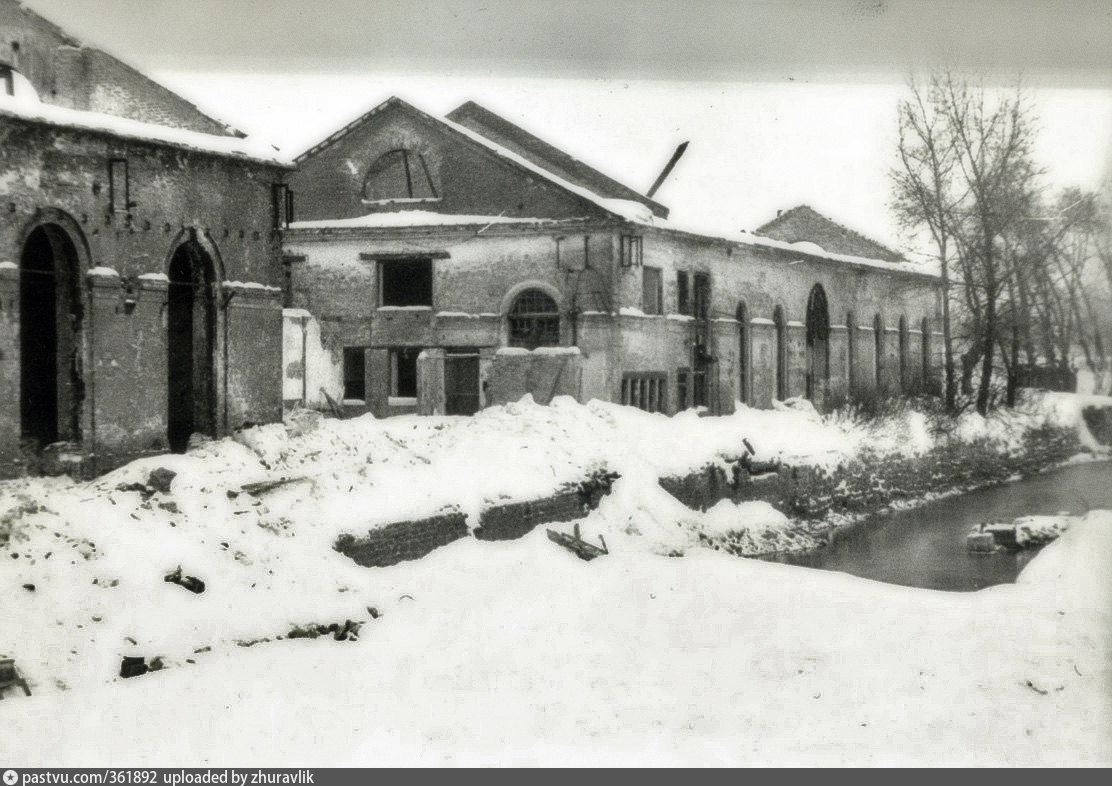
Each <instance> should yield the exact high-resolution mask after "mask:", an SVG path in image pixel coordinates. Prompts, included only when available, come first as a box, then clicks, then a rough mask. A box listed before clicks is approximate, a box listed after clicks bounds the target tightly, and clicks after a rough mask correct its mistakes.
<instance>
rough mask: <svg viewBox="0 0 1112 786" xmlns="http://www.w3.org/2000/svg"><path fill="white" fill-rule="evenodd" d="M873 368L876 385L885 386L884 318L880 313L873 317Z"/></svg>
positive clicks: (878, 386)
mask: <svg viewBox="0 0 1112 786" xmlns="http://www.w3.org/2000/svg"><path fill="white" fill-rule="evenodd" d="M873 368H874V370H875V371H876V387H877V390H880V389H881V388H882V387H883V386H884V320H883V319H881V318H880V314H877V315H876V316H875V317H873Z"/></svg>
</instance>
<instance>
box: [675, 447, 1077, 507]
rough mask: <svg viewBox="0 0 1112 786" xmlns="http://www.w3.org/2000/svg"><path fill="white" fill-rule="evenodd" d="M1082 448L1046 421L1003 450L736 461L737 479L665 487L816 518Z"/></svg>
mask: <svg viewBox="0 0 1112 786" xmlns="http://www.w3.org/2000/svg"><path fill="white" fill-rule="evenodd" d="M1080 449H1081V444H1080V442H1079V440H1078V438H1077V433H1076V431H1075V430H1074V429H1069V428H1053V427H1044V428H1041V429H1037V430H1033V431H1031V432H1029V434H1028V435H1027V438H1026V440H1025V444H1024V445H1023V447H1022V449H1020V450H1019V451H1016V452H1008V451H1005V450H1001V449H1000V448H999V446H997V445H995V444H993V443H992V442H989V441H987V440H986V441H983V442H974V443H962V444H948V445H942V446H940V447H938V448H935V449H934V450H932V451H930V452H929V453H926V454H924V455H922V456H914V457H906V458H905V457H893V456H879V455H875V454H868V453H866V454H864V455H862V456H860V457H859V458H857V459H854V460H853V461H851V462H848V463H846V464H842V465H839V466H838V467H837V468H835V469H834V470H832V471H825V470H823V469H820V468H815V467H805V466H802V467H788V466H782V467H781V468H780V470H779V472H777V473H767V474H761V475H750V474H749V473H748V472H746V471H745V469H744V467H742V466H741V465H740V464H735V465H733V472H732V475H733V477H732V478H728V477H727V475H726V472H725V471H724V470H723V469H722V468H721V467H718V466H707V467H705V468H703V469H702V470H700V471H699V472H697V473H693V474H691V475H687V476H684V477H672V478H661V479H660V485H661V486H662V487H663V488H664V489H665V490H666V491H668V492H669V493H671V494H672V495H673V496H675V497H676V498H677V499H679V500H680V501H681V502H683V503H684V504H685V505H687V506H688V507H690V508H692V509H694V510H706V509H707V508H709V507H711V506H713V505H714V504H715V503H716V502H718V501H719V500H722V499H732V500H734V501H735V502H743V501H749V500H762V501H764V502H768V503H769V504H771V505H772V506H773V507H775V508H776V509H777V510H780V511H782V512H783V513H785V514H787V515H789V516H797V517H802V518H813V519H818V518H822V517H824V516H826V515H827V514H828V513H830V512H838V513H860V512H864V511H867V510H872V509H875V508H878V507H882V506H884V505H888V504H891V503H892V502H897V501H900V500H907V499H914V498H918V497H922V496H924V495H925V494H928V493H932V492H934V493H938V492H944V491H952V490H961V489H968V488H974V487H977V486H985V485H991V484H994V483H1001V482H1003V481H1005V480H1007V479H1008V478H1010V477H1013V476H1015V475H1029V474H1032V473H1034V472H1037V471H1039V470H1041V469H1044V468H1045V467H1048V466H1050V465H1052V464H1055V463H1057V462H1059V461H1063V460H1065V459H1067V458H1069V457H1070V456H1072V455H1074V454H1075V453H1077V452H1078V451H1079V450H1080Z"/></svg>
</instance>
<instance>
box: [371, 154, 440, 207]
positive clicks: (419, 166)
mask: <svg viewBox="0 0 1112 786" xmlns="http://www.w3.org/2000/svg"><path fill="white" fill-rule="evenodd" d="M438 196H439V195H438V194H437V192H436V186H434V185H433V182H432V175H431V174H429V168H428V166H427V165H426V164H425V157H424V156H422V155H421V154H420V153H415V152H413V151H412V150H404V149H399V150H391V151H389V152H388V153H383V154H382V155H381V156H379V158H378V160H377V161H375V162H374V163H373V164H371V166H370V168H369V169H368V170H367V177H366V179H365V180H364V181H363V198H364V199H367V200H369V201H373V202H379V201H387V200H393V199H436V198H437V197H438Z"/></svg>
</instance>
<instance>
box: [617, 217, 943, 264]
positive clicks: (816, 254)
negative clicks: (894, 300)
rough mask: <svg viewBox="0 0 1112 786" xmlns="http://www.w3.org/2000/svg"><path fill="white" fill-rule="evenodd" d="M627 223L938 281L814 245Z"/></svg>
mask: <svg viewBox="0 0 1112 786" xmlns="http://www.w3.org/2000/svg"><path fill="white" fill-rule="evenodd" d="M629 220H630V221H632V222H633V223H636V224H641V225H643V226H648V227H652V228H654V229H660V230H664V231H666V232H677V233H680V234H684V235H692V236H695V237H699V238H707V239H712V240H723V241H726V242H728V243H737V244H740V245H748V246H758V247H762V248H769V249H777V250H780V251H788V252H791V253H794V254H799V255H802V256H806V257H811V258H817V259H826V260H830V261H832V262H844V263H847V264H850V265H860V266H863V267H871V268H877V269H880V270H889V271H892V272H894V273H910V274H912V275H920V276H926V277H929V278H937V277H938V272H937V270H936V269H934V268H933V267H932V266H931V265H922V264H916V263H912V262H887V261H885V260H883V259H871V258H869V257H857V256H853V255H851V254H834V253H831V252H829V251H825V250H823V249H822V248H821V247H820V246H817V245H814V244H807V246H804V245H803V244H800V243H785V242H783V241H781V240H773V239H772V238H768V237H761V236H760V235H754V234H752V233H749V232H736V233H733V232H731V233H721V234H717V233H715V234H710V233H708V232H707V231H706V230H704V229H693V228H689V227H686V226H685V225H683V224H682V223H677V222H675V221H672V220H670V219H660V218H651V219H650V220H648V221H643V220H642V221H638V220H636V219H629ZM808 246H814V248H809V247H808ZM801 261H802V260H801Z"/></svg>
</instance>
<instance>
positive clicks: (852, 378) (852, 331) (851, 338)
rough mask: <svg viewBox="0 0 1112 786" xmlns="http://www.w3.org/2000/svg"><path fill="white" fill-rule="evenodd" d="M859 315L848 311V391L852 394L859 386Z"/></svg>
mask: <svg viewBox="0 0 1112 786" xmlns="http://www.w3.org/2000/svg"><path fill="white" fill-rule="evenodd" d="M856 364H857V317H856V316H855V315H854V313H853V312H852V311H849V312H846V392H847V393H848V394H849V395H850V396H852V395H853V390H854V388H855V387H857V372H856V370H855V366H856Z"/></svg>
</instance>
